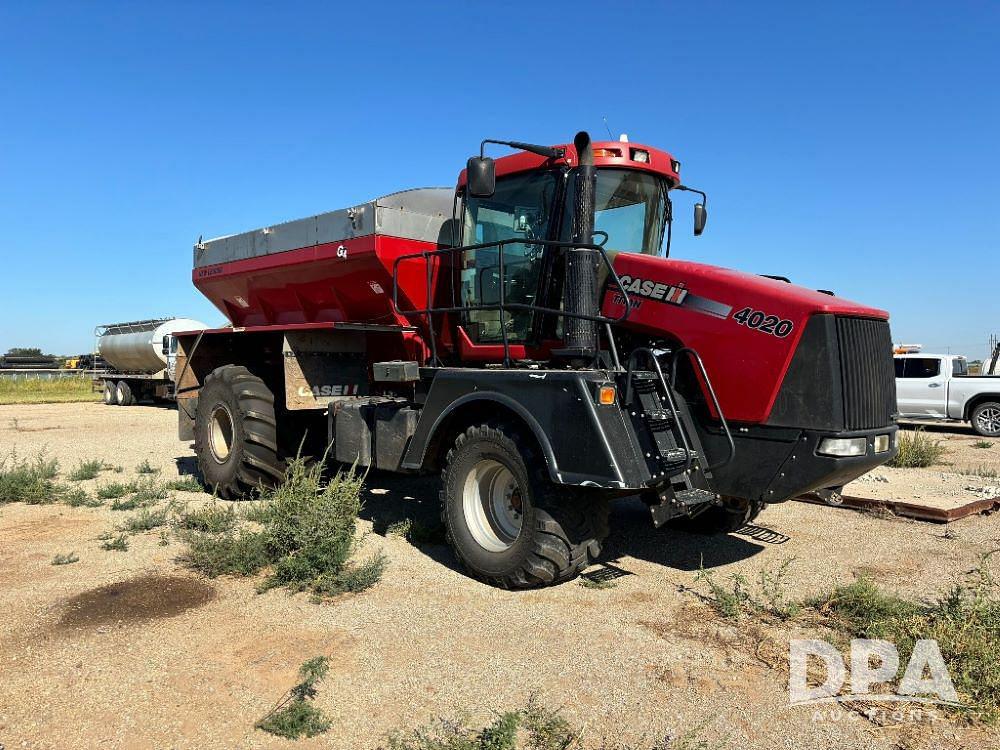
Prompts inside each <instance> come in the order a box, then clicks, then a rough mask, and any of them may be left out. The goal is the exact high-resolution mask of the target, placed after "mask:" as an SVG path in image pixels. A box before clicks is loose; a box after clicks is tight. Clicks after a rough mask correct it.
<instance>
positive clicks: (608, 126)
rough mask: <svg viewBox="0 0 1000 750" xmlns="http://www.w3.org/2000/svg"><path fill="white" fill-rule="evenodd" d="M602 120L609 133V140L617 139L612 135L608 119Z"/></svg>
mask: <svg viewBox="0 0 1000 750" xmlns="http://www.w3.org/2000/svg"><path fill="white" fill-rule="evenodd" d="M602 119H603V120H604V127H605V129H606V130H607V131H608V139H609V140H612V141H613V140H614V139H615V137H614V136H613V135H611V126H610V125H608V118H607V117H604V118H602Z"/></svg>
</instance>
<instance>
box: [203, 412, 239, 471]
mask: <svg viewBox="0 0 1000 750" xmlns="http://www.w3.org/2000/svg"><path fill="white" fill-rule="evenodd" d="M208 445H209V447H210V448H211V450H212V457H213V458H214V459H215V460H216V462H217V463H220V464H224V463H225V462H226V460H227V459H228V458H229V453H230V451H232V449H233V415H232V414H230V413H229V409H228V408H227V407H226V405H225V404H219V405H218V406H216V407H215V409H214V410H213V411H212V419H211V421H210V422H209V425H208Z"/></svg>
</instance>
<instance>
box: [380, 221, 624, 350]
mask: <svg viewBox="0 0 1000 750" xmlns="http://www.w3.org/2000/svg"><path fill="white" fill-rule="evenodd" d="M507 245H541V246H542V247H552V248H574V249H582V250H593V251H595V252H597V253H598V254H599V255H600V257H601V260H602V262H603V263H604V265H605V266H607V268H608V272H609V275H610V276H611V277H612V279H613V280H614V283H615V285H616V286H617V287H618V289H619V290H621V292H622V294H623V295H624V293H625V287H624V286H623V285H622V280H621V278H620V277H619V276H618V272H617V271H615V267H614V265H613V264H612V263H611V260H610V259H609V258H608V255H607V253H606V252H605V251H604V248H603V247H601V246H600V245H594V244H583V243H579V242H565V241H561V240H527V239H521V238H517V237H514V238H510V239H506V240H499V241H497V242H483V243H480V244H477V245H463V246H460V247H445V248H441V249H439V250H425V251H423V252H419V253H408V254H406V255H400V256H398V257H397V258H396V259H395V260H394V261H393V264H392V300H391V302H392V308H393V312H395V313H398V314H400V315H404V316H405V315H426V316H427V325H428V328H429V329H430V338H431V342H430V345H431V351H432V357H433V359H434V360H437V347H436V342H435V341H434V338H435V337H434V319H433V315H434V313H455V312H471V311H473V310H498V311H499V312H500V334H501V337H502V339H503V348H504V366H505V367H509V366H510V342H509V340H508V337H507V328H506V326H505V325H504V322H505V321H504V317H505V315H506V313H507V312H508V311H510V310H524V311H528V312H538V313H541V314H542V315H555V316H557V317H564V318H577V319H580V320H590V321H593V322H595V323H603V324H611V323H620V322H622V321H623V320H626V319H627V318H628V316H629V313H630V312H631V305H630V304H629V302H628V297H627V296H626V297H625V304H624V309H623V311H622V314H621V315H620V316H618V317H608V316H605V315H587V314H584V313H573V312H567V311H566V310H560V309H556V308H552V307H544V306H542V305H529V304H525V303H523V302H507V289H506V285H505V284H504V253H503V249H504V247H505V246H507ZM487 248H497V250H498V252H497V266H498V272H499V274H500V299H499V300H498V301H497V302H496V303H490V304H477V305H450V306H444V307H434V306H432V305H431V299H432V296H431V295H432V286H433V285H432V279H433V274H432V272H431V264H430V262H429V259H430V258H431V257H432V256H439V255H440V256H444V255H450V254H454V253H467V252H470V251H473V250H485V249H487ZM417 258H422V259H423V260H424V263H425V264H426V266H427V274H426V284H427V289H426V291H427V296H426V298H427V304H428V306H427V307H425V308H422V309H413V310H403V309H401V308H400V307H399V264H400V263H402V262H403V261H407V260H415V259H417Z"/></svg>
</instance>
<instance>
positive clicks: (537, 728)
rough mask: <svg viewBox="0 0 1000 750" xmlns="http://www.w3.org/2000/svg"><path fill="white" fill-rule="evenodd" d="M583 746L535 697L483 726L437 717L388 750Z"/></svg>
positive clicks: (397, 738) (566, 749) (392, 741)
mask: <svg viewBox="0 0 1000 750" xmlns="http://www.w3.org/2000/svg"><path fill="white" fill-rule="evenodd" d="M667 742H669V740H668V741H667ZM583 747H584V744H583V733H582V732H581V731H580V730H579V729H577V728H575V727H573V726H572V725H571V724H570V723H569V721H567V720H566V719H565V718H564V717H563V716H562V714H561V713H560V712H558V711H555V710H552V709H549V708H546V707H545V706H543V705H542V704H541V703H539V702H538V701H537V700H535V699H530V700H529V701H528V704H527V705H526V706H525V707H524V708H522V709H519V710H516V711H507V712H505V713H502V714H500V715H499V716H497V717H496V718H495V719H494V720H493V721H491V722H490V723H489V724H487V725H486V726H484V727H482V728H480V729H476V728H473V727H471V726H470V725H469V722H468V721H467V720H465V719H447V718H445V719H437V720H435V721H432V722H431V723H430V724H427V725H425V726H422V727H419V728H417V729H412V730H410V731H408V732H397V733H395V734H392V735H390V736H389V741H388V750H519V749H523V750H582V748H583ZM671 747H674V746H673V745H670V744H665V743H656V744H655V745H654V746H653V748H651V750H667V749H668V748H671ZM706 747H707V746H706Z"/></svg>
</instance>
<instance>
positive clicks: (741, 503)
mask: <svg viewBox="0 0 1000 750" xmlns="http://www.w3.org/2000/svg"><path fill="white" fill-rule="evenodd" d="M765 507H766V503H762V502H759V501H756V500H743V499H742V498H736V497H725V498H723V500H722V505H713V506H712V507H711V508H709V509H707V510H704V511H702V512H701V513H699V514H698V515H696V516H695V517H694V518H682V519H679V520H678V521H676V522H675V526H676V527H677V528H680V529H683V530H684V531H691V532H693V533H695V534H709V535H712V534H732V533H733V532H734V531H739V530H740V529H742V528H743V527H744V526H746V525H747V524H748V523H752V522H753V521H754V519H756V518H757V516H759V515H760V512H761V511H762V510H764V508H765Z"/></svg>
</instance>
